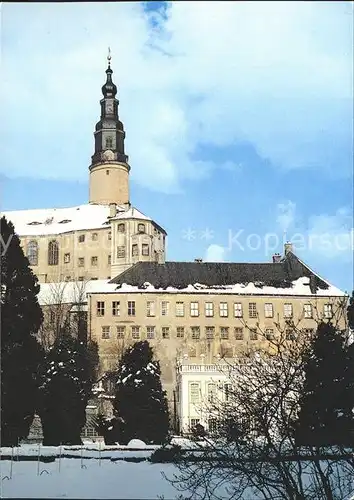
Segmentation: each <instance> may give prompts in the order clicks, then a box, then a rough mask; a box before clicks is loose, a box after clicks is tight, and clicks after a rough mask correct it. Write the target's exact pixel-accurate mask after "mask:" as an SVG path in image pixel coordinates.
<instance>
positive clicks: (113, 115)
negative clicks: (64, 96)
mask: <svg viewBox="0 0 354 500" xmlns="http://www.w3.org/2000/svg"><path fill="white" fill-rule="evenodd" d="M107 60H108V68H107V69H106V75H107V79H106V83H105V84H104V85H103V87H102V94H103V99H101V101H100V105H101V117H100V120H99V122H97V124H96V130H95V132H94V136H95V151H94V154H93V155H92V157H91V160H92V162H91V165H90V167H89V171H90V194H89V202H90V203H96V204H100V205H109V204H112V203H115V204H117V205H127V204H129V171H130V166H129V164H128V156H127V155H126V154H125V151H124V139H125V132H124V127H123V123H122V122H121V121H120V120H119V116H118V105H119V101H118V99H116V94H117V87H116V85H115V84H114V83H113V81H112V73H113V71H112V69H111V55H110V51H108V57H107Z"/></svg>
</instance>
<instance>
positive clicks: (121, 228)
mask: <svg viewBox="0 0 354 500" xmlns="http://www.w3.org/2000/svg"><path fill="white" fill-rule="evenodd" d="M118 233H125V224H123V223H120V224H118Z"/></svg>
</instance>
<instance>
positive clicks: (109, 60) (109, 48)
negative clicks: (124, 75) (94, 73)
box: [107, 47, 112, 68]
mask: <svg viewBox="0 0 354 500" xmlns="http://www.w3.org/2000/svg"><path fill="white" fill-rule="evenodd" d="M111 59H112V56H111V47H108V56H107V61H108V67H109V68H110V67H111Z"/></svg>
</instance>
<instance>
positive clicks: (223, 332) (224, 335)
mask: <svg viewBox="0 0 354 500" xmlns="http://www.w3.org/2000/svg"><path fill="white" fill-rule="evenodd" d="M220 338H221V339H222V340H228V339H229V327H228V326H222V327H220Z"/></svg>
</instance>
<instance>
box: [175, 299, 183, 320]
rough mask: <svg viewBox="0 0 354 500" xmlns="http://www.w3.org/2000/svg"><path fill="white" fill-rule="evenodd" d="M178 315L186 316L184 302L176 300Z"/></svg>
mask: <svg viewBox="0 0 354 500" xmlns="http://www.w3.org/2000/svg"><path fill="white" fill-rule="evenodd" d="M176 316H178V317H181V316H184V302H176Z"/></svg>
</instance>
